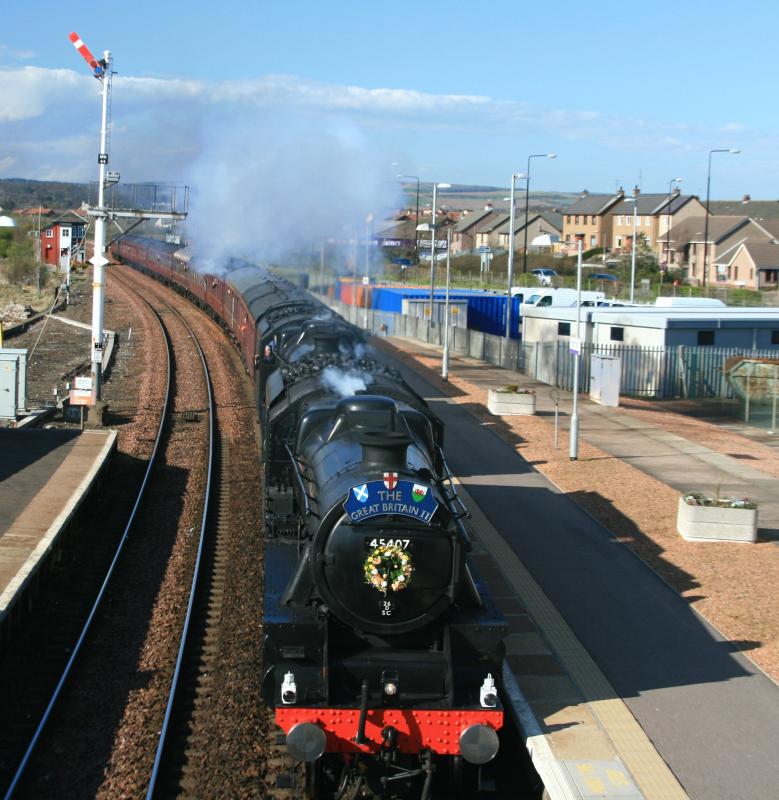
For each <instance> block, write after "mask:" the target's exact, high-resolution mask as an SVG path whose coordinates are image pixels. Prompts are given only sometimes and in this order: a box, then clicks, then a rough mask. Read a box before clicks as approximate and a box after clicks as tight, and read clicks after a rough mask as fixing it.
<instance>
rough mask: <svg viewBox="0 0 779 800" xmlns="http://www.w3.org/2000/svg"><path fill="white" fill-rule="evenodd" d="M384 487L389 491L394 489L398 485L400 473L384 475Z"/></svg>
mask: <svg viewBox="0 0 779 800" xmlns="http://www.w3.org/2000/svg"><path fill="white" fill-rule="evenodd" d="M384 485H385V486H386V487H387V488H388V489H394V488H395V487H396V486H397V485H398V473H397V472H385V473H384Z"/></svg>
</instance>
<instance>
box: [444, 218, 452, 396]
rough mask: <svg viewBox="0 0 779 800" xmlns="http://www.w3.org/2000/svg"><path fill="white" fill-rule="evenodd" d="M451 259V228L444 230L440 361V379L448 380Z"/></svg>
mask: <svg viewBox="0 0 779 800" xmlns="http://www.w3.org/2000/svg"><path fill="white" fill-rule="evenodd" d="M451 258H452V226H451V225H450V226H449V227H448V228H447V229H446V301H445V303H444V355H443V358H442V359H441V377H442V378H443V379H444V380H445V381H448V380H449V276H450V267H451Z"/></svg>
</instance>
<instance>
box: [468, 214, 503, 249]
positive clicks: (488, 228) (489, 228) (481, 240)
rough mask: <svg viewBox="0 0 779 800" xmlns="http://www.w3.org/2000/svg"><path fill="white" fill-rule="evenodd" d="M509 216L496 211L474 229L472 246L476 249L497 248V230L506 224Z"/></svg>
mask: <svg viewBox="0 0 779 800" xmlns="http://www.w3.org/2000/svg"><path fill="white" fill-rule="evenodd" d="M510 216H511V215H510V214H507V213H506V212H505V211H497V212H495V213H494V214H492V215H491V216H489V217H485V218H484V221H483V222H482V223H481V224H479V225H478V226H477V227H476V230H475V231H474V244H475V246H476V247H490V248H493V249H494V248H496V247H497V246H498V233H497V231H498V228H500V226H501V225H503V224H505V223H507V222H508V221H509V219H510Z"/></svg>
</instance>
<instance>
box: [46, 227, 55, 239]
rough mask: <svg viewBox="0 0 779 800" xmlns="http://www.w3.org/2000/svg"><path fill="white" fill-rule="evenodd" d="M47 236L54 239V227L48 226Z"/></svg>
mask: <svg viewBox="0 0 779 800" xmlns="http://www.w3.org/2000/svg"><path fill="white" fill-rule="evenodd" d="M46 238H47V239H53V238H54V229H53V228H46Z"/></svg>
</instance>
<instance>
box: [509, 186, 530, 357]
mask: <svg viewBox="0 0 779 800" xmlns="http://www.w3.org/2000/svg"><path fill="white" fill-rule="evenodd" d="M518 178H519V179H520V180H521V179H522V178H527V175H523V174H522V173H521V172H512V173H511V197H510V198H509V199H510V200H511V206H510V209H511V211H510V214H509V259H508V270H507V272H508V284H509V286H508V294H507V299H506V352H508V345H509V337H510V335H511V284H512V283H513V282H514V217H515V211H516V206H517V204H516V194H515V192H514V186H515V181H516V180H517V179H518Z"/></svg>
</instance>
